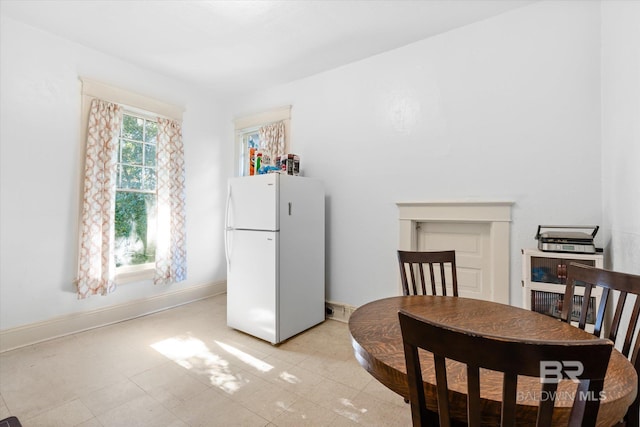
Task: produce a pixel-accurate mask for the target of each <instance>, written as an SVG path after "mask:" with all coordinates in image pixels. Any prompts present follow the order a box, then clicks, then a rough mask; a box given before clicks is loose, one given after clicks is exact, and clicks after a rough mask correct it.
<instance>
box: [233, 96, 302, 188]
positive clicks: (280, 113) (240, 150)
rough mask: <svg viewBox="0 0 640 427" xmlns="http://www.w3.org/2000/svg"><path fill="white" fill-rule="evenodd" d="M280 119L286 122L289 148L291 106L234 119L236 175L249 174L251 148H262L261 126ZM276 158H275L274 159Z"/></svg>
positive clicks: (286, 141) (286, 143)
mask: <svg viewBox="0 0 640 427" xmlns="http://www.w3.org/2000/svg"><path fill="white" fill-rule="evenodd" d="M278 121H283V122H284V127H285V135H286V136H285V146H286V150H285V152H287V150H288V149H289V148H290V147H289V141H288V140H289V137H288V134H289V126H290V122H291V106H290V105H288V106H285V107H279V108H275V109H272V110H268V111H264V112H262V113H258V114H252V115H249V116H244V117H239V118H236V119H235V120H234V127H235V131H236V139H235V142H234V144H235V150H234V151H235V161H236V175H237V176H245V175H249V164H250V159H249V149H250V148H256V149H258V148H261V145H260V134H259V131H260V127H262V126H264V125H267V124H269V123H274V122H278ZM272 160H275V159H272Z"/></svg>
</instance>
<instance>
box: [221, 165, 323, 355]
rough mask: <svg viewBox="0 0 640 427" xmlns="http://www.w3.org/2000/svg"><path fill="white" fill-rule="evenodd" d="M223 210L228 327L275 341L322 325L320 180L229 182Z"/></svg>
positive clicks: (268, 178) (279, 178)
mask: <svg viewBox="0 0 640 427" xmlns="http://www.w3.org/2000/svg"><path fill="white" fill-rule="evenodd" d="M226 209H227V210H226V219H225V222H226V224H225V250H226V255H227V325H228V326H230V327H232V328H234V329H237V330H240V331H243V332H246V333H247V334H250V335H253V336H255V337H258V338H261V339H263V340H265V341H269V342H270V343H272V344H277V343H279V342H282V341H284V340H286V339H287V338H290V337H292V336H294V335H296V334H298V333H300V332H302V331H304V330H306V329H308V328H310V327H312V326H314V325H316V324H318V323H320V322H322V321H324V319H325V305H324V301H325V283H324V277H325V268H324V265H325V263H324V260H325V253H324V247H325V245H324V210H325V203H324V188H323V185H322V182H321V181H319V180H317V179H314V178H307V177H300V176H291V175H284V174H278V173H274V174H267V175H257V176H246V177H239V178H231V179H230V180H229V188H228V196H227V207H226Z"/></svg>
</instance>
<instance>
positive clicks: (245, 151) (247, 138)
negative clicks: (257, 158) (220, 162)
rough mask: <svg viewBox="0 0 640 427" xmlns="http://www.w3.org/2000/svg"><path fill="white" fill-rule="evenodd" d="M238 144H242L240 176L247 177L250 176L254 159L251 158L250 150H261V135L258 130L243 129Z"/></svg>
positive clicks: (239, 166)
mask: <svg viewBox="0 0 640 427" xmlns="http://www.w3.org/2000/svg"><path fill="white" fill-rule="evenodd" d="M238 143H239V144H240V149H239V151H240V164H239V165H238V168H239V175H240V176H247V175H250V173H249V169H250V168H251V162H252V161H253V160H254V159H251V158H250V155H249V153H250V149H251V148H255V149H256V150H258V149H259V148H260V134H259V133H258V128H253V129H243V130H242V132H240V134H239V139H238Z"/></svg>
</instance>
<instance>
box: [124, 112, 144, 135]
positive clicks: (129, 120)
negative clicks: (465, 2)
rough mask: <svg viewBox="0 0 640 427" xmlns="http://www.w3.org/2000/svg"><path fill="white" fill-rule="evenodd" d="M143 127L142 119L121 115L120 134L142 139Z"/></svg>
mask: <svg viewBox="0 0 640 427" xmlns="http://www.w3.org/2000/svg"><path fill="white" fill-rule="evenodd" d="M143 127H144V119H140V118H138V117H133V116H127V115H126V114H125V115H124V116H123V117H122V136H123V137H125V138H129V139H135V140H138V141H142V129H143Z"/></svg>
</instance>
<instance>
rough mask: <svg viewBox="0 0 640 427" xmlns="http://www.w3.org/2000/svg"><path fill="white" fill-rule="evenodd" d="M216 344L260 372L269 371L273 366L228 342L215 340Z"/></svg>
mask: <svg viewBox="0 0 640 427" xmlns="http://www.w3.org/2000/svg"><path fill="white" fill-rule="evenodd" d="M215 343H216V344H218V345H219V346H220V348H222V349H223V350H224V351H226V352H227V353H229V354H231V355H232V356H234V357H236V358H237V359H238V360H240V361H242V362H244V363H246V364H247V365H249V366H251V367H253V368H255V369H257V370H259V371H261V372H269V371H271V370H272V369H273V366H272V365H270V364H268V363H267V362H264V361H262V360H260V359H258V358H257V357H254V356H252V355H250V354H249V353H245V352H244V351H242V350H239V349H237V348H235V347H233V346H231V345H229V344H225V343H223V342H220V341H216V342H215Z"/></svg>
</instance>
